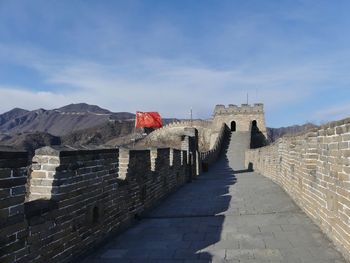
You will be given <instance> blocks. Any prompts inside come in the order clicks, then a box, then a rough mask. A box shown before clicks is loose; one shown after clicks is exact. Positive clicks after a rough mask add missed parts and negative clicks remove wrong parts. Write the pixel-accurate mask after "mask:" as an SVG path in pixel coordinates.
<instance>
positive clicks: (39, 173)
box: [0, 147, 195, 262]
mask: <svg viewBox="0 0 350 263" xmlns="http://www.w3.org/2000/svg"><path fill="white" fill-rule="evenodd" d="M0 156H2V155H1V154H0ZM3 156H4V157H6V158H7V156H6V154H4V155H3ZM19 157H21V159H23V156H19ZM11 158H15V156H12V155H11ZM14 163H15V161H11V168H8V167H6V166H5V167H4V168H0V175H1V177H0V184H1V185H2V186H4V187H5V188H1V191H0V196H1V202H0V204H1V208H0V216H1V230H0V231H1V232H0V233H1V240H0V262H69V261H72V260H74V258H76V257H77V256H79V255H81V254H83V253H84V252H86V251H88V250H89V249H90V248H91V247H93V246H95V245H97V244H99V243H100V242H101V241H103V240H104V239H105V238H106V237H108V236H109V235H112V234H114V233H117V232H118V231H121V230H123V229H125V228H126V227H128V226H129V225H130V224H131V223H132V222H133V221H134V220H135V218H137V217H138V216H140V215H142V214H143V213H145V212H146V211H147V210H148V209H149V208H151V207H153V206H154V205H155V204H157V203H158V202H159V201H160V200H161V199H162V198H164V197H165V196H166V195H168V194H169V193H171V192H172V191H174V190H176V189H177V188H178V187H179V186H181V185H182V184H184V183H185V182H187V181H188V180H189V176H190V171H191V170H192V169H193V168H192V167H189V165H188V163H187V152H186V151H181V150H174V149H169V148H166V149H152V150H126V149H120V153H119V149H104V150H89V151H73V150H69V149H66V148H54V147H44V148H41V149H39V150H37V151H36V155H35V156H34V158H33V165H32V172H31V175H30V177H29V180H28V191H27V192H26V191H25V189H24V185H25V183H26V182H27V173H26V171H27V168H26V166H24V167H22V165H23V163H22V161H21V162H19V164H20V165H19V167H16V168H14V165H13V164H14ZM194 165H195V164H194ZM26 193H27V198H26V202H25V194H26Z"/></svg>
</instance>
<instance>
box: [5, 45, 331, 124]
mask: <svg viewBox="0 0 350 263" xmlns="http://www.w3.org/2000/svg"><path fill="white" fill-rule="evenodd" d="M4 51H6V52H4ZM5 54H7V55H5ZM0 55H2V57H3V58H4V59H6V60H12V61H14V62H15V63H16V64H20V65H23V66H26V67H30V68H32V69H34V70H36V71H37V72H39V73H40V74H41V76H42V78H43V80H44V84H43V86H42V87H40V89H39V90H42V91H33V89H31V90H30V89H29V88H33V87H23V88H21V87H1V86H0V95H1V97H0V98H1V106H0V111H5V110H9V109H10V108H13V107H23V108H28V109H33V108H40V107H43V108H55V107H59V106H62V105H65V104H68V103H73V102H75V103H76V102H87V103H91V104H97V105H100V106H101V107H105V108H108V109H110V110H113V111H130V112H135V111H136V110H145V111H146V110H158V111H160V112H161V113H162V114H163V115H164V116H167V117H179V118H186V117H188V111H189V109H190V108H191V107H192V108H193V110H194V113H195V117H200V118H208V117H210V115H211V112H212V110H213V107H214V105H215V104H218V103H220V104H229V103H235V104H240V103H245V100H246V93H247V92H249V94H250V98H251V99H250V102H253V103H254V102H263V103H265V104H266V108H267V111H268V113H271V112H272V111H274V110H279V109H281V108H285V107H288V105H293V104H294V103H296V102H300V101H303V100H307V98H309V97H311V96H312V95H313V94H314V93H315V92H317V91H318V90H319V89H321V87H319V86H317V84H318V83H321V82H324V81H327V80H330V79H332V78H333V77H334V74H335V73H334V72H333V71H331V70H329V67H331V66H332V64H333V63H334V62H333V61H331V60H326V59H325V60H324V61H319V62H317V63H316V62H315V61H314V62H313V63H308V64H294V65H287V66H280V67H278V66H276V65H275V66H273V65H270V66H267V67H265V68H259V67H258V66H256V65H247V64H244V65H236V66H235V67H231V68H225V69H216V68H213V67H210V66H207V65H204V64H202V63H200V62H198V61H195V60H186V61H184V60H181V59H173V60H169V59H160V58H140V59H139V60H137V61H130V62H129V63H124V64H119V63H118V61H116V62H113V63H112V62H110V61H104V62H99V61H91V60H82V59H77V58H74V57H62V56H58V55H55V54H50V53H47V52H43V51H41V50H37V49H31V48H26V47H20V48H19V47H8V46H4V45H2V46H1V45H0ZM0 85H1V83H0ZM45 85H47V86H50V88H51V89H50V90H53V91H51V92H47V91H45V90H47V87H45ZM52 87H54V89H52ZM24 88H25V89H24ZM36 90H38V89H36Z"/></svg>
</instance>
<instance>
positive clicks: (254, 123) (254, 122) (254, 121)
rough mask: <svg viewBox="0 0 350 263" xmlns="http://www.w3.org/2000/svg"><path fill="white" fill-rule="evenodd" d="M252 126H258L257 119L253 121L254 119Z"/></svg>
mask: <svg viewBox="0 0 350 263" xmlns="http://www.w3.org/2000/svg"><path fill="white" fill-rule="evenodd" d="M252 127H254V128H255V127H257V123H256V120H253V121H252Z"/></svg>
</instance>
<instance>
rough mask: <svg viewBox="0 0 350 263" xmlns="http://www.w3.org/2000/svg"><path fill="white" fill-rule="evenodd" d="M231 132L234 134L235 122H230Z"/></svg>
mask: <svg viewBox="0 0 350 263" xmlns="http://www.w3.org/2000/svg"><path fill="white" fill-rule="evenodd" d="M231 131H232V132H235V131H236V122H235V121H232V122H231Z"/></svg>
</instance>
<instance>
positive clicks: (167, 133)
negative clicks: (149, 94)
mask: <svg viewBox="0 0 350 263" xmlns="http://www.w3.org/2000/svg"><path fill="white" fill-rule="evenodd" d="M186 127H193V128H196V129H197V130H198V147H199V149H200V151H207V150H209V148H210V140H211V135H212V122H211V121H204V120H193V121H192V122H191V121H181V122H173V123H170V124H168V125H165V126H164V127H162V128H160V129H157V130H154V131H153V132H151V133H150V134H149V135H148V136H147V137H145V138H144V139H143V140H142V141H140V143H139V144H140V145H145V146H148V147H150V146H153V147H156V146H159V145H171V147H173V148H179V146H180V145H181V137H182V136H183V134H184V129H185V128H186Z"/></svg>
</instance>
